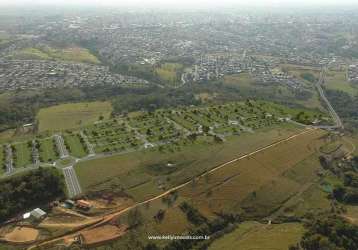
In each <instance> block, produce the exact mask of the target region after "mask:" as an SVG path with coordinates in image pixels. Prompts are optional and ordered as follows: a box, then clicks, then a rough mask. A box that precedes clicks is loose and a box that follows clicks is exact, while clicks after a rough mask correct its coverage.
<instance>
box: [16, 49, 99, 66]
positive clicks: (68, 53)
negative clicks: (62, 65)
mask: <svg viewBox="0 0 358 250" xmlns="http://www.w3.org/2000/svg"><path fill="white" fill-rule="evenodd" d="M10 57H11V58H12V59H20V60H61V61H72V62H81V63H92V64H98V63H100V61H99V60H98V58H97V57H96V56H94V55H93V54H91V52H90V51H89V50H88V49H85V48H80V47H70V48H64V49H55V48H49V47H47V48H25V49H22V50H20V51H16V52H15V53H14V54H13V55H11V56H10Z"/></svg>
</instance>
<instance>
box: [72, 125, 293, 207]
mask: <svg viewBox="0 0 358 250" xmlns="http://www.w3.org/2000/svg"><path fill="white" fill-rule="evenodd" d="M295 132H297V128H295V127H293V126H287V127H277V128H275V129H270V130H262V131H257V132H256V133H255V134H251V133H245V134H243V135H242V136H240V137H237V136H235V137H230V138H228V139H227V140H226V142H225V143H222V144H213V143H212V142H211V143H210V144H208V143H204V142H202V141H201V140H200V139H199V138H198V140H197V141H195V142H192V143H187V144H186V145H181V146H180V149H178V150H172V151H169V150H168V149H167V147H171V145H165V146H164V153H162V152H160V151H157V150H147V151H138V152H133V153H130V154H124V155H116V156H112V157H108V158H105V159H96V160H91V161H85V162H81V163H79V164H78V165H77V166H76V168H75V169H76V172H77V174H78V178H79V180H80V182H81V187H82V188H83V189H84V190H86V191H89V190H91V191H93V190H102V189H106V188H109V187H113V186H117V185H119V186H120V187H124V188H125V190H126V189H127V188H129V190H128V192H129V193H131V194H133V195H138V197H133V198H134V199H135V200H137V199H143V197H152V196H153V195H154V194H157V193H160V192H162V191H163V189H162V188H163V187H166V188H169V187H172V186H176V185H179V184H181V183H183V182H185V181H187V180H190V179H191V178H192V177H193V176H194V175H197V174H199V173H202V172H204V171H205V170H208V169H211V168H213V167H214V166H216V165H218V164H221V163H223V162H226V161H228V160H230V159H232V158H234V157H237V156H239V155H241V154H244V153H248V152H251V151H253V150H255V149H257V148H259V147H261V146H263V145H267V144H270V143H272V141H274V140H278V139H282V138H286V137H287V136H289V135H292V134H293V133H295ZM168 163H169V165H168ZM148 178H149V179H148ZM153 178H155V179H158V180H160V182H153V181H152V179H153ZM153 185H155V188H153ZM148 190H150V192H148ZM126 191H127V190H126ZM154 191H155V192H154Z"/></svg>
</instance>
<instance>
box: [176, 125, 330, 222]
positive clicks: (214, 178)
mask: <svg viewBox="0 0 358 250" xmlns="http://www.w3.org/2000/svg"><path fill="white" fill-rule="evenodd" d="M323 134H324V132H323V131H318V130H317V131H311V132H310V133H307V134H305V135H301V136H300V137H298V138H296V139H294V140H292V141H289V142H287V143H283V144H280V145H278V146H275V147H272V148H269V149H267V150H265V151H263V152H260V153H258V154H255V155H254V156H252V157H249V158H246V159H243V160H241V161H238V162H235V163H233V164H230V165H227V166H226V167H225V168H222V169H220V170H218V171H216V172H215V173H213V174H210V175H209V176H208V178H201V179H199V180H196V182H195V186H189V185H188V186H186V187H184V188H183V189H182V190H180V191H179V193H180V195H181V196H184V197H186V198H188V199H190V200H192V202H194V203H195V204H196V206H197V207H198V208H200V210H202V211H207V212H208V213H209V214H210V212H211V213H215V212H220V211H224V212H225V211H227V212H230V213H239V214H241V213H242V214H245V212H247V215H250V216H254V217H256V216H258V217H262V216H266V215H268V214H270V213H271V212H272V211H274V210H275V209H277V208H278V207H280V206H281V205H282V203H283V202H285V201H286V200H287V199H288V198H289V197H290V196H291V195H292V194H294V193H297V192H299V191H300V188H301V186H302V183H305V182H307V180H310V179H312V178H313V177H314V176H315V171H314V170H315V169H314V166H315V165H314V164H312V163H310V162H308V164H303V165H300V164H302V162H304V161H305V160H306V159H308V158H309V157H310V156H311V155H312V154H313V153H314V152H315V151H316V150H317V147H319V146H320V145H321V144H322V143H324V142H323V140H322V139H320V138H321V136H322V135H323ZM298 164H299V165H298ZM297 166H299V168H298V169H296V168H297ZM294 169H296V170H295V172H294V173H295V174H294V178H293V177H292V176H290V175H288V173H289V171H293V170H294ZM298 178H301V179H303V180H304V181H302V180H300V179H298Z"/></svg>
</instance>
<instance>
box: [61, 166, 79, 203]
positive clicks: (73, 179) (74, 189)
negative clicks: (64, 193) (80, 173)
mask: <svg viewBox="0 0 358 250" xmlns="http://www.w3.org/2000/svg"><path fill="white" fill-rule="evenodd" d="M62 171H63V176H64V177H65V182H66V186H67V190H68V196H69V197H70V198H71V197H74V196H76V195H79V194H81V193H82V189H81V186H80V183H79V182H78V178H77V174H76V172H75V170H74V169H73V167H72V166H70V167H66V168H63V169H62Z"/></svg>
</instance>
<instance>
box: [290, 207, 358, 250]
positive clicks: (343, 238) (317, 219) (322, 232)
mask: <svg viewBox="0 0 358 250" xmlns="http://www.w3.org/2000/svg"><path fill="white" fill-rule="evenodd" d="M305 227H306V228H307V229H308V231H307V232H306V233H305V234H304V236H303V238H302V240H301V242H300V245H301V246H302V247H303V249H307V250H317V249H327V250H335V249H347V250H348V249H349V250H350V249H358V226H357V225H352V224H350V223H348V222H347V221H345V220H344V219H343V218H341V217H339V216H337V215H328V216H327V214H322V215H320V216H314V215H311V216H309V217H308V220H307V223H306V225H305ZM295 249H298V248H295Z"/></svg>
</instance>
